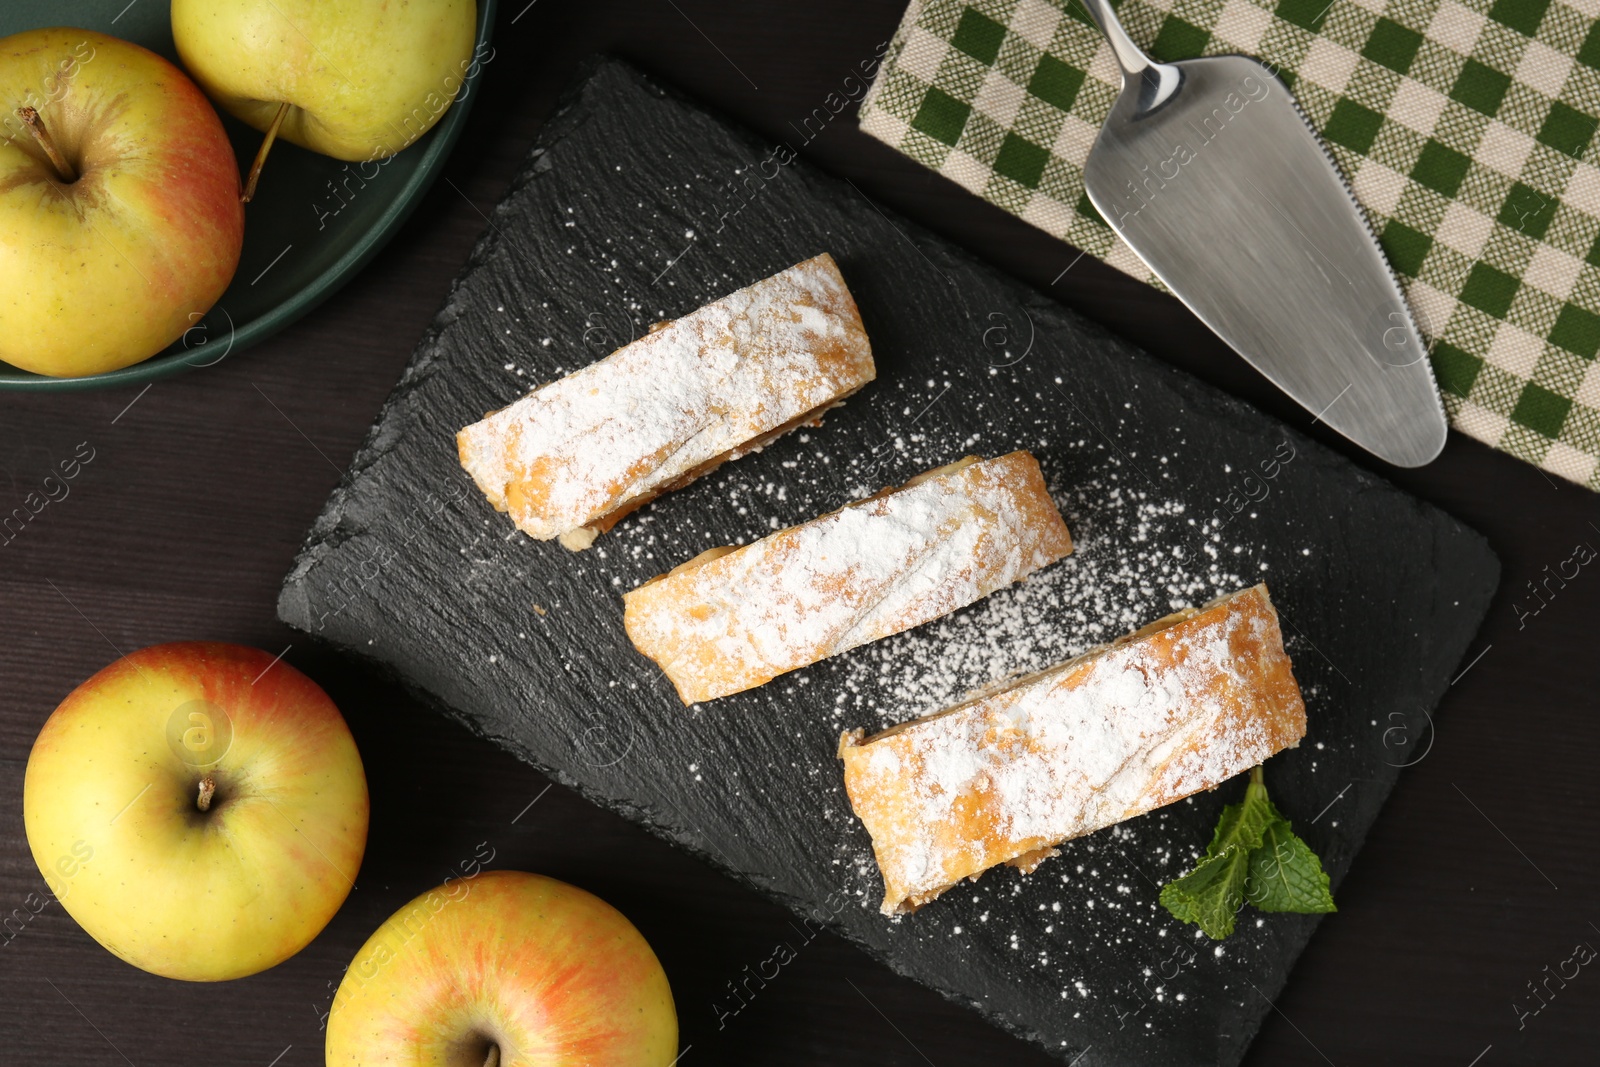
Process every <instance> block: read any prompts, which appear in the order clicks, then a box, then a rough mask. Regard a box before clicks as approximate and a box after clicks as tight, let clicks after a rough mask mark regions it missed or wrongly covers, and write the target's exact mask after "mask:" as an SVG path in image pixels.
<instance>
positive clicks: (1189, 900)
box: [1161, 845, 1250, 941]
mask: <svg viewBox="0 0 1600 1067" xmlns="http://www.w3.org/2000/svg"><path fill="white" fill-rule="evenodd" d="M1249 870H1250V854H1249V853H1248V852H1247V851H1246V850H1245V849H1243V848H1240V847H1239V846H1238V845H1229V846H1227V847H1226V848H1224V849H1223V850H1222V851H1221V852H1220V853H1218V854H1217V855H1215V856H1208V857H1207V858H1206V859H1203V860H1201V861H1200V864H1199V866H1197V867H1196V868H1195V869H1194V870H1192V871H1190V872H1189V873H1188V874H1186V875H1184V876H1183V877H1182V878H1179V879H1176V880H1175V881H1171V882H1168V883H1167V884H1166V886H1165V887H1164V888H1163V889H1162V890H1161V906H1162V907H1164V908H1166V909H1167V910H1168V911H1170V912H1171V913H1172V915H1173V917H1174V918H1175V919H1177V920H1179V921H1180V922H1186V923H1194V924H1195V925H1197V926H1199V927H1200V929H1201V930H1204V931H1205V934H1206V936H1207V937H1209V938H1211V939H1212V940H1214V941H1221V940H1222V939H1223V938H1225V937H1227V936H1228V935H1229V934H1231V933H1233V920H1234V916H1235V915H1237V914H1238V912H1239V905H1240V904H1242V903H1244V890H1245V882H1246V877H1247V875H1248V873H1249Z"/></svg>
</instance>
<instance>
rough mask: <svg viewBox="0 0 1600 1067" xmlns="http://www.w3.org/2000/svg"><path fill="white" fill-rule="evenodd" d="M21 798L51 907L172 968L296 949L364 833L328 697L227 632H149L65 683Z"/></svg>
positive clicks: (352, 771)
mask: <svg viewBox="0 0 1600 1067" xmlns="http://www.w3.org/2000/svg"><path fill="white" fill-rule="evenodd" d="M22 803H23V821H24V824H25V825H26V827H27V833H28V847H29V848H30V849H31V850H32V851H33V859H34V862H35V863H37V864H38V865H39V870H40V871H41V872H43V873H44V876H45V880H46V882H47V883H48V884H49V885H50V887H51V889H52V890H53V892H54V893H55V895H56V897H57V899H58V900H60V901H61V905H62V907H64V908H65V909H66V910H67V913H68V914H70V915H71V916H72V917H73V918H74V919H76V920H77V921H78V924H79V925H80V926H82V927H83V928H84V929H85V930H87V931H88V932H89V935H90V936H91V937H93V938H94V939H95V940H96V941H98V942H100V943H101V944H102V945H104V946H105V947H106V948H108V949H110V950H111V951H112V952H113V953H115V954H116V955H118V956H120V957H122V958H123V959H125V960H127V961H128V962H129V963H131V964H133V965H134V966H136V967H142V968H144V969H145V970H147V971H152V972H154V973H156V974H160V975H165V976H167V977H168V978H182V979H187V980H190V981H217V980H221V979H226V978H239V977H242V976H244V975H247V974H254V973H255V972H257V971H261V970H265V969H266V968H268V967H271V966H273V965H274V964H277V963H281V962H282V961H283V960H286V959H288V958H289V957H290V956H292V955H294V954H295V953H296V952H299V951H300V950H301V949H302V948H304V947H305V946H306V944H307V943H308V942H310V941H311V939H312V938H313V937H315V936H317V934H318V933H319V932H320V931H321V930H322V928H323V927H324V926H326V925H327V923H328V920H329V919H331V918H333V914H334V912H336V911H338V910H339V905H340V904H342V903H343V902H344V899H345V896H346V895H347V894H348V893H349V892H350V890H351V889H352V888H353V887H354V885H355V882H354V879H355V876H356V871H357V869H358V868H359V867H360V866H361V856H362V853H363V852H364V851H365V849H366V842H367V814H368V807H367V780H366V776H365V774H364V773H363V772H362V768H361V756H360V754H359V753H357V751H356V745H355V740H354V739H353V738H352V737H351V736H350V730H349V728H348V727H347V726H346V725H345V722H344V718H343V717H342V716H341V715H340V714H339V709H338V708H336V707H335V706H334V704H333V701H332V700H329V699H328V695H327V694H326V693H324V692H323V691H322V689H321V688H319V687H318V686H317V684H316V683H315V682H313V681H312V680H311V679H309V678H307V677H306V676H305V675H303V674H301V673H300V672H299V671H297V670H295V669H294V668H293V667H291V666H289V664H287V663H284V662H282V661H281V660H278V661H275V660H274V659H273V657H272V656H270V655H268V654H267V653H265V652H262V651H260V650H258V649H254V648H245V647H243V646H240V645H227V644H218V643H212V642H198V641H195V642H179V643H175V644H167V645H154V646H152V647H150V648H146V649H142V650H140V651H138V652H134V653H132V654H131V655H128V656H124V657H123V658H122V659H119V660H117V661H116V662H115V663H113V664H111V665H110V666H109V667H106V668H104V669H103V670H101V671H99V672H98V673H97V674H95V675H94V676H93V677H92V678H90V679H89V680H88V681H86V682H84V683H83V684H82V685H80V686H78V688H77V689H74V690H73V691H72V693H71V694H69V695H68V696H67V698H66V699H65V700H63V701H62V702H61V705H60V706H59V707H57V708H56V710H55V711H54V713H52V714H51V716H50V718H49V719H48V720H47V721H46V722H45V724H44V728H43V729H42V730H40V731H39V737H38V739H37V740H36V741H34V743H33V752H32V753H31V754H30V755H29V756H28V769H27V774H26V777H25V779H24V782H23V800H22ZM85 856H87V858H86V859H85V858H84V857H85ZM63 857H65V858H67V859H66V861H65V865H64V862H63ZM67 867H70V870H68V869H67Z"/></svg>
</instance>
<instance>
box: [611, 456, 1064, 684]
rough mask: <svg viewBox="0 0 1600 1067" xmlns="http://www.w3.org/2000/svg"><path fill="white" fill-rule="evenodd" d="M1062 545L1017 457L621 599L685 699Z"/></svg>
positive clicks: (822, 648)
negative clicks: (625, 601)
mask: <svg viewBox="0 0 1600 1067" xmlns="http://www.w3.org/2000/svg"><path fill="white" fill-rule="evenodd" d="M1069 549H1070V541H1069V539H1068V537H1067V534H1066V530H1065V527H1064V526H1063V525H1062V522H1061V519H1060V517H1059V516H1058V515H1057V514H1056V513H1055V509H1054V507H1053V505H1051V504H1050V502H1049V498H1048V496H1047V495H1046V494H1045V492H1044V487H1043V482H1042V479H1041V478H1040V476H1039V471H1038V465H1037V463H1036V462H1035V461H1034V459H1033V457H1032V456H1029V455H1028V454H1027V453H1012V454H1011V455H1008V456H1002V457H999V458H997V459H993V460H988V461H984V462H980V463H974V464H971V465H970V466H965V467H960V468H958V469H954V470H950V471H947V472H945V473H942V474H940V475H938V476H936V477H931V478H929V479H928V480H926V481H923V482H920V483H918V484H916V485H912V486H909V487H906V488H903V489H900V490H899V491H897V492H893V493H890V494H888V495H886V496H881V497H877V498H874V499H870V500H866V501H862V502H859V503H856V504H853V505H850V506H848V507H845V508H843V509H841V510H839V511H836V512H833V513H832V514H829V515H825V516H823V517H821V518H818V519H815V520H813V521H811V522H808V523H804V524H802V525H800V526H797V527H794V528H792V529H790V530H785V531H782V532H781V533H778V534H774V535H772V536H771V537H769V538H767V539H765V540H763V541H761V542H759V543H757V544H755V545H751V546H748V547H746V548H744V549H741V550H738V551H736V552H733V553H731V554H729V555H724V556H722V557H720V558H717V559H713V560H711V561H710V562H707V563H704V564H703V565H701V566H698V567H695V568H693V569H691V570H688V571H683V572H680V573H678V574H675V575H669V576H667V577H665V578H663V579H662V580H661V581H659V582H654V583H649V584H646V585H644V586H641V587H640V588H639V589H636V590H634V591H633V592H631V593H629V594H628V595H627V602H628V612H627V626H628V635H629V637H631V638H632V639H633V641H634V643H635V644H636V645H637V646H638V647H639V649H640V650H641V651H642V652H644V653H645V654H646V655H649V656H651V657H652V658H653V659H655V660H656V661H657V662H658V663H659V664H660V665H661V667H662V669H663V670H664V671H665V672H666V674H667V675H668V677H670V678H671V679H672V680H673V681H674V683H675V684H676V685H677V686H678V689H679V692H680V693H681V694H683V696H684V698H685V700H689V701H693V700H700V699H710V698H711V697H714V696H722V695H726V694H727V693H733V692H738V691H740V690H742V689H747V688H749V687H751V686H752V685H758V684H760V683H761V682H763V681H766V680H767V679H769V678H772V677H774V676H775V675H778V674H781V673H784V672H786V671H790V670H794V669H795V668H797V667H801V666H805V665H806V664H809V663H814V662H816V661H817V660H818V659H821V658H823V657H825V656H830V655H835V654H837V653H840V652H843V651H846V650H848V649H851V648H854V647H857V646H858V645H861V644H864V643H867V642H869V641H874V640H877V639H878V638H881V637H884V636H885V635H888V634H892V633H897V632H899V631H901V630H905V629H907V628H909V627H912V626H917V625H920V624H921V623H924V622H926V621H928V620H929V619H933V618H936V617H938V616H940V615H944V614H946V613H948V612H950V611H953V610H955V609H956V608H959V607H962V606H964V605H967V604H970V603H972V602H973V601H974V600H977V599H979V598H980V597H982V596H984V595H985V594H987V593H989V592H991V591H992V590H994V589H997V588H1000V587H1003V586H1006V585H1009V584H1011V583H1012V582H1015V581H1017V580H1018V579H1020V578H1023V577H1024V576H1026V575H1028V574H1029V573H1031V572H1033V571H1034V570H1036V569H1038V568H1040V567H1042V566H1044V565H1045V564H1048V563H1051V562H1053V561H1054V560H1057V559H1059V558H1060V557H1061V556H1062V555H1063V554H1065V552H1067V551H1068V550H1069Z"/></svg>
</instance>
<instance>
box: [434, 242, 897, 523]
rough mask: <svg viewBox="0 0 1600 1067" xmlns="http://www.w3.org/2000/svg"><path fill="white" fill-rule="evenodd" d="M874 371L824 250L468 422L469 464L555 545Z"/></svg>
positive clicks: (498, 498)
mask: <svg viewBox="0 0 1600 1067" xmlns="http://www.w3.org/2000/svg"><path fill="white" fill-rule="evenodd" d="M873 373H874V371H873V364H872V356H871V348H870V345H869V344H868V342H867V338H866V334H865V332H864V331H863V329H862V327H861V320H860V318H859V316H858V315H857V313H856V309H855V303H854V301H853V300H852V299H851V297H850V294H849V291H848V290H847V289H846V288H845V285H844V281H843V279H842V278H841V277H840V275H839V272H838V268H837V267H836V266H835V265H834V263H833V260H832V258H831V257H829V256H827V255H822V256H818V257H816V258H814V259H810V260H807V261H805V262H803V263H801V264H798V265H797V266H794V267H791V268H789V269H788V270H786V271H783V272H781V273H779V274H777V275H774V276H773V277H771V278H768V279H766V280H764V281H761V282H757V283H756V284H754V285H751V286H749V287H747V288H745V289H741V290H739V291H738V292H735V293H733V294H731V295H729V296H726V297H723V298H722V299H720V300H716V301H713V302H712V303H710V304H707V305H706V306H705V307H702V308H700V309H699V310H697V311H694V312H691V313H690V314H688V315H685V316H684V317H682V318H680V319H678V320H676V321H675V322H673V323H671V324H669V325H666V326H664V327H662V328H661V329H659V330H656V331H655V332H653V333H650V334H647V335H646V336H644V337H642V338H640V339H638V340H637V341H634V342H633V343H632V344H629V345H627V346H625V347H623V348H620V349H618V350H617V351H616V352H614V353H612V354H611V355H610V356H609V357H607V358H606V359H603V360H601V361H599V362H597V363H593V364H590V365H589V366H587V367H584V368H583V369H581V370H578V371H576V372H574V373H572V374H569V375H568V376H566V377H565V378H562V379H560V380H558V381H555V382H551V383H549V384H548V385H545V386H542V387H541V388H539V389H537V390H535V391H534V392H533V393H531V394H529V395H528V396H526V397H524V398H522V399H521V400H519V401H517V402H516V403H515V404H512V405H511V406H510V407H507V408H505V409H503V410H501V411H498V412H495V413H494V414H492V415H490V416H489V417H487V418H485V419H484V420H483V421H481V422H478V423H474V424H473V425H472V426H469V427H467V428H466V429H465V430H463V431H462V432H461V434H460V436H459V443H460V447H461V460H462V465H463V466H464V467H466V469H467V470H468V472H469V473H471V474H472V476H473V478H474V480H475V481H477V483H478V485H479V487H480V488H482V489H483V491H484V493H485V495H486V496H488V498H489V500H490V502H491V503H493V504H494V505H495V507H496V508H499V509H501V510H508V511H509V512H510V514H511V517H512V519H513V521H514V522H516V524H517V526H518V528H519V529H521V530H523V531H524V532H525V533H527V534H529V535H530V536H532V537H537V538H541V539H548V538H551V537H556V536H559V535H561V534H563V533H566V532H568V531H572V530H576V529H579V528H581V527H584V526H586V525H589V524H590V523H593V522H595V521H596V520H598V519H601V518H603V517H604V516H606V515H608V514H610V513H611V512H613V511H616V510H618V509H619V508H621V507H622V506H624V505H626V504H627V503H628V502H629V501H631V500H635V499H637V498H639V497H642V496H650V495H652V494H653V493H654V492H656V491H658V490H659V489H662V488H664V487H668V486H670V485H671V484H672V483H674V482H677V481H679V480H681V479H683V478H684V477H685V476H688V475H692V474H693V473H694V472H696V471H697V470H698V469H699V468H701V467H703V466H705V465H706V464H708V463H712V462H714V461H715V460H717V459H718V458H719V457H722V456H724V455H729V456H730V458H736V457H737V456H738V455H740V454H742V452H741V450H744V451H750V450H752V449H755V448H759V447H760V445H761V443H763V442H762V440H761V439H762V438H763V435H767V434H770V433H772V432H773V431H777V430H780V429H781V428H783V427H785V426H786V425H787V424H789V423H791V422H792V421H794V420H795V419H797V418H801V417H803V416H805V415H807V414H808V413H810V412H813V411H817V410H819V409H821V408H825V407H826V406H827V405H829V404H831V403H833V402H834V401H836V400H838V399H839V398H840V397H842V396H845V395H848V394H849V393H851V392H854V391H855V390H856V389H858V388H860V387H861V386H862V385H863V384H865V383H866V382H867V381H870V380H871V378H872V376H873Z"/></svg>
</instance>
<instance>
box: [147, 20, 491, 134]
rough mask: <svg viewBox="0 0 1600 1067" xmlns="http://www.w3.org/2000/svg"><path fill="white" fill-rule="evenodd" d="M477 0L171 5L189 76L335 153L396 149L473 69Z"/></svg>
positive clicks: (248, 115) (433, 116)
mask: <svg viewBox="0 0 1600 1067" xmlns="http://www.w3.org/2000/svg"><path fill="white" fill-rule="evenodd" d="M477 14H478V5H477V3H476V2H475V0H406V2H405V3H399V4H396V3H390V2H388V0H172V37H173V40H174V42H176V44H177V46H178V56H179V58H181V59H182V60H183V65H184V66H185V67H187V68H189V73H191V74H193V75H194V77H195V80H196V81H198V82H199V83H200V85H201V86H202V87H203V88H204V89H205V91H206V92H208V93H210V94H211V96H212V98H213V99H214V100H216V101H217V103H218V104H220V105H221V106H222V107H223V109H224V110H226V111H227V112H229V113H230V114H232V115H233V116H234V117H235V118H238V119H241V120H243V121H245V122H248V123H249V124H250V125H252V126H254V127H255V128H256V129H258V130H264V131H265V130H270V129H272V128H273V125H274V123H275V122H276V123H278V124H279V128H278V132H277V136H280V137H282V138H283V139H284V140H286V141H292V142H294V143H295V144H297V145H300V146H301V147H302V148H309V149H311V150H312V151H313V152H321V153H323V154H324V155H329V156H333V157H335V158H336V159H345V160H350V161H352V162H354V161H363V162H364V161H369V160H377V159H383V158H385V157H388V156H392V155H394V154H395V153H396V152H399V151H400V150H401V149H403V148H405V147H406V146H408V145H410V144H411V143H412V142H413V141H415V140H416V139H417V138H419V137H421V136H422V135H423V134H424V133H426V132H427V131H428V130H429V129H430V128H432V126H433V124H434V123H436V122H438V121H439V119H440V118H441V117H442V116H443V115H444V113H445V111H447V110H448V109H449V107H450V104H451V103H452V102H453V101H454V100H455V97H456V93H457V92H458V91H459V90H460V88H461V86H462V83H463V82H464V81H465V80H466V78H467V75H468V73H469V72H471V69H472V66H473V56H472V44H473V41H474V39H475V38H476V36H477V25H476V23H477Z"/></svg>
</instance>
